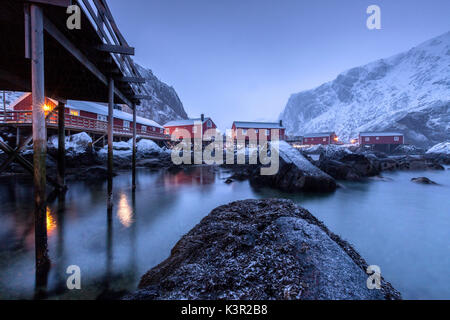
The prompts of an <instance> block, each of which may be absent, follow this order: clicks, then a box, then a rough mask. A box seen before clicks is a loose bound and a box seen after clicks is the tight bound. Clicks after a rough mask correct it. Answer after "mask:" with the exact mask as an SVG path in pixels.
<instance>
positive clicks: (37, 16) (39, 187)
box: [30, 4, 50, 292]
mask: <svg viewBox="0 0 450 320" xmlns="http://www.w3.org/2000/svg"><path fill="white" fill-rule="evenodd" d="M30 10H31V75H32V80H31V87H32V96H33V149H34V156H33V162H34V219H35V251H36V289H37V292H38V291H41V290H42V288H44V287H45V286H46V285H47V275H48V271H49V269H50V260H49V258H48V251H47V207H46V183H47V181H46V168H45V165H46V158H47V130H46V126H45V111H44V104H45V89H44V27H43V20H44V15H43V11H42V8H41V7H40V6H38V5H35V4H32V5H31V6H30Z"/></svg>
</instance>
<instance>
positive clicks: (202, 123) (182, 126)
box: [164, 114, 217, 139]
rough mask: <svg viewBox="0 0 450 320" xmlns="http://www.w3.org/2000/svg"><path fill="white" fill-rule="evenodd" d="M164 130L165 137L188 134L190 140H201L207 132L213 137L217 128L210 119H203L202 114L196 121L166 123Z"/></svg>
mask: <svg viewBox="0 0 450 320" xmlns="http://www.w3.org/2000/svg"><path fill="white" fill-rule="evenodd" d="M164 129H165V133H166V134H167V135H170V136H172V135H174V134H175V135H177V134H179V135H182V134H183V132H188V133H189V134H190V135H191V137H192V139H194V138H195V137H196V136H199V137H200V136H201V137H202V138H203V137H204V135H205V134H206V132H207V131H208V130H209V133H210V134H212V135H214V134H215V132H216V130H217V126H216V124H215V123H214V121H213V120H212V119H211V118H209V117H205V116H204V115H203V114H202V115H201V117H200V118H196V119H186V120H174V121H170V122H167V123H166V124H165V125H164ZM180 137H181V136H180ZM180 137H178V138H180Z"/></svg>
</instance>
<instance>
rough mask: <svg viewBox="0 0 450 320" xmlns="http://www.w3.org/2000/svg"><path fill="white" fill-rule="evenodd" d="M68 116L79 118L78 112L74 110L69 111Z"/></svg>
mask: <svg viewBox="0 0 450 320" xmlns="http://www.w3.org/2000/svg"><path fill="white" fill-rule="evenodd" d="M70 115H71V116H76V117H79V116H80V111H78V110H74V109H70Z"/></svg>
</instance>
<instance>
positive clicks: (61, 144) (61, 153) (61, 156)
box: [57, 101, 66, 186]
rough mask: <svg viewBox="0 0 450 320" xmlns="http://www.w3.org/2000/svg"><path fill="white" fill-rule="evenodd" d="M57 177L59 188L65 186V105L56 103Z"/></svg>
mask: <svg viewBox="0 0 450 320" xmlns="http://www.w3.org/2000/svg"><path fill="white" fill-rule="evenodd" d="M57 108H58V175H57V181H58V184H59V185H60V186H65V184H66V182H65V169H66V135H65V131H66V128H65V118H66V114H65V108H66V104H65V103H62V102H61V101H60V102H59V103H58V106H57Z"/></svg>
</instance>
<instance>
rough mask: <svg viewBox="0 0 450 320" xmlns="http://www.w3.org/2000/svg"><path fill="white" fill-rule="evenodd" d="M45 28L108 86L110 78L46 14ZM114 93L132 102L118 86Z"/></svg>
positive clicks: (124, 100)
mask: <svg viewBox="0 0 450 320" xmlns="http://www.w3.org/2000/svg"><path fill="white" fill-rule="evenodd" d="M44 28H45V30H46V31H47V32H48V33H49V34H50V35H51V36H52V37H53V38H54V39H55V40H56V41H58V42H59V43H60V44H61V45H62V46H63V47H64V48H65V49H66V50H67V51H68V52H69V53H71V54H72V55H73V56H74V58H75V59H77V60H78V61H79V62H80V63H81V64H82V65H83V66H84V67H85V68H86V69H88V70H89V71H90V72H91V73H92V74H94V75H95V76H96V77H97V78H98V79H99V80H100V81H101V82H103V84H105V85H106V86H108V85H109V82H108V78H107V77H106V76H105V75H104V74H103V73H102V72H101V71H100V70H99V69H98V68H97V67H96V66H95V65H94V64H93V63H92V62H91V61H90V60H89V59H88V58H87V57H86V56H85V55H84V54H83V53H82V52H81V51H80V50H79V49H78V48H77V47H76V46H75V45H74V44H73V43H72V42H70V40H69V39H67V38H66V36H65V35H64V34H63V33H62V32H61V31H59V30H58V28H57V27H56V26H55V25H54V24H53V23H52V22H51V21H50V20H49V19H48V18H46V17H45V16H44ZM114 93H115V94H116V96H118V97H119V99H121V100H122V101H123V102H124V103H125V104H131V102H130V101H129V99H128V98H127V97H125V95H123V94H122V92H120V91H119V90H118V89H117V88H115V89H114Z"/></svg>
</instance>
